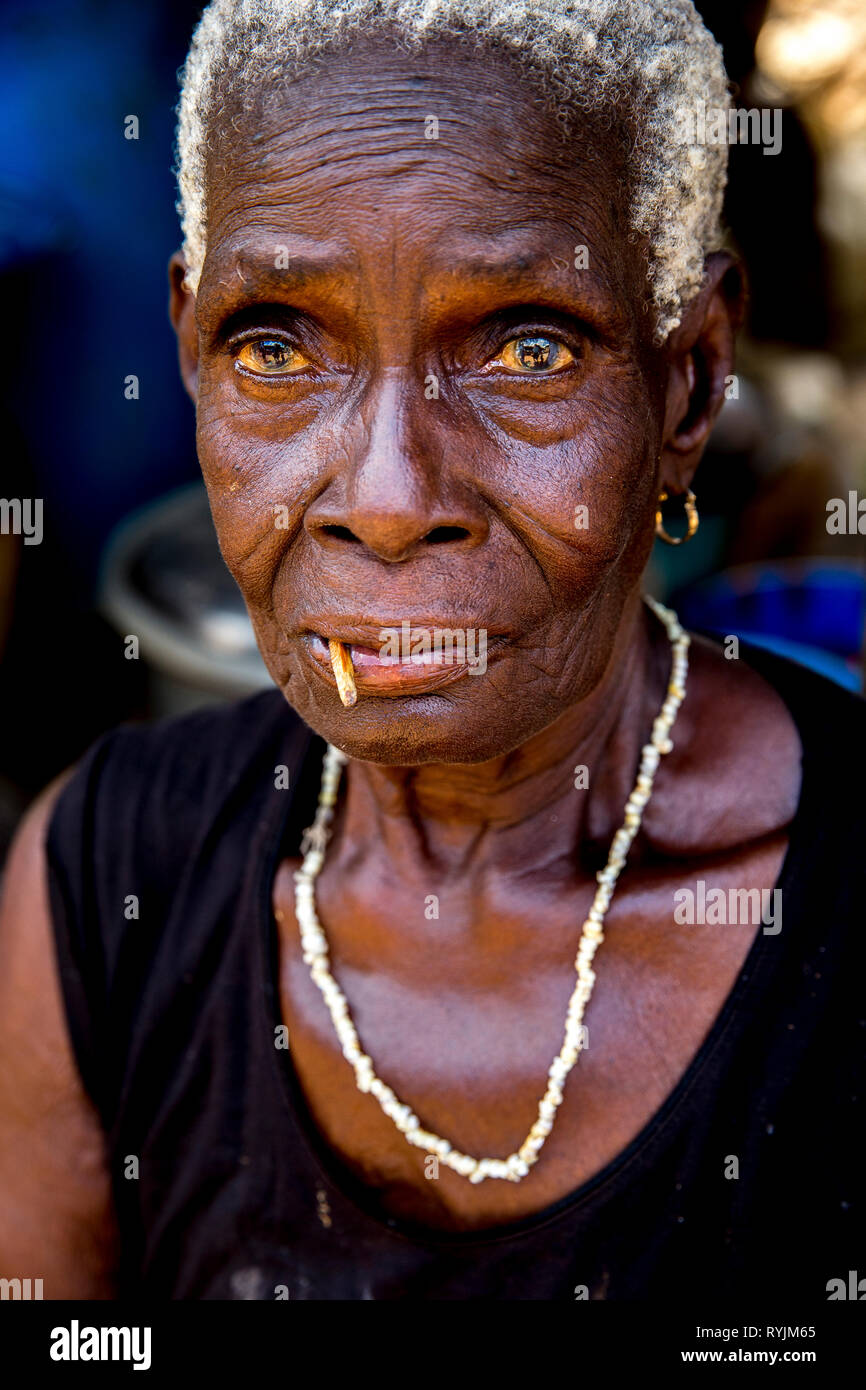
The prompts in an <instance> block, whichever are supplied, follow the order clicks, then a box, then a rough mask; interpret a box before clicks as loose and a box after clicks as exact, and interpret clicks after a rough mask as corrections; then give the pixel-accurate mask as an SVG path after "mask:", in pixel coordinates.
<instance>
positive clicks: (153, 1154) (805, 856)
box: [47, 645, 866, 1303]
mask: <svg viewBox="0 0 866 1390" xmlns="http://www.w3.org/2000/svg"><path fill="white" fill-rule="evenodd" d="M742 650H743V652H744V655H745V656H746V658H747V659H748V661H749V663H750V664H751V665H754V666H755V667H756V668H757V669H758V670H759V671H761V672H762V674H763V675H764V676H765V678H766V679H768V680H769V681H770V683H771V684H772V685H774V686H775V688H776V689H777V690H778V692H779V694H780V695H781V696H782V698H783V699H784V700H785V701H786V703H787V704H788V707H789V708H790V710H791V713H792V715H793V717H794V719H795V721H796V723H797V726H798V728H799V731H800V737H801V740H802V743H803V748H804V764H803V784H802V792H801V797H800V803H799V808H798V811H797V814H796V817H795V820H794V822H793V824H792V826H791V831H790V847H789V850H788V853H787V856H786V859H785V863H784V866H783V869H782V872H781V877H780V880H779V884H778V886H779V887H780V888H781V890H782V906H783V917H782V929H781V931H780V932H779V933H778V934H777V935H773V934H770V933H769V932H768V933H764V932H759V933H758V934H757V936H756V938H755V941H754V944H753V946H752V948H751V951H750V953H749V955H748V958H747V960H746V962H745V964H744V966H743V969H742V971H741V973H740V975H739V977H738V979H737V981H736V984H735V986H734V988H733V990H732V991H731V993H730V995H729V996H728V998H727V1000H726V1002H725V1004H724V1006H723V1007H722V1009H721V1011H720V1013H719V1015H718V1017H717V1019H716V1021H715V1023H714V1025H713V1026H712V1028H711V1029H710V1031H709V1033H708V1035H707V1037H706V1038H705V1040H704V1042H703V1045H702V1046H701V1048H700V1049H699V1051H698V1053H697V1055H696V1056H695V1057H694V1059H693V1060H692V1062H691V1065H690V1066H689V1067H688V1069H687V1071H686V1072H685V1074H684V1076H683V1077H682V1078H681V1080H680V1082H679V1083H678V1085H677V1086H676V1087H675V1089H674V1090H673V1092H672V1093H671V1095H670V1096H669V1097H668V1099H667V1100H666V1101H665V1103H664V1104H663V1105H662V1107H661V1108H660V1110H658V1112H657V1113H656V1114H655V1115H654V1116H653V1117H652V1119H651V1120H650V1121H649V1122H648V1123H647V1125H646V1126H645V1127H644V1129H643V1130H642V1131H641V1132H640V1133H639V1134H638V1135H637V1137H636V1138H635V1139H634V1140H633V1142H632V1143H631V1144H629V1146H628V1147H627V1148H626V1149H625V1150H624V1151H623V1152H622V1153H620V1154H619V1155H618V1157H616V1158H615V1159H614V1160H613V1161H612V1162H610V1163H608V1164H607V1166H606V1167H605V1168H604V1169H603V1170H602V1171H601V1172H600V1173H598V1174H597V1175H596V1176H595V1177H594V1178H592V1179H591V1180H590V1181H588V1182H586V1183H584V1184H583V1185H582V1186H581V1187H580V1188H578V1189H577V1190H576V1191H575V1192H573V1193H571V1194H570V1195H568V1196H567V1197H565V1198H563V1199H562V1200H560V1201H558V1202H556V1203H555V1204H554V1205H552V1206H549V1207H547V1208H546V1209H545V1210H543V1211H541V1212H539V1213H537V1214H535V1215H533V1216H531V1217H529V1218H526V1219H524V1220H521V1221H519V1222H512V1223H509V1224H508V1225H500V1226H498V1227H496V1228H494V1229H490V1230H487V1231H482V1232H457V1233H454V1232H447V1233H444V1232H437V1231H433V1230H430V1229H428V1228H425V1227H421V1226H416V1225H412V1224H410V1223H408V1222H406V1221H402V1220H397V1219H394V1218H390V1217H389V1216H388V1215H387V1213H386V1212H384V1211H383V1210H380V1209H379V1207H378V1205H377V1198H376V1193H375V1192H374V1190H373V1189H371V1188H368V1187H366V1186H364V1185H363V1184H362V1183H360V1182H359V1181H358V1180H357V1179H356V1178H355V1177H354V1176H353V1175H352V1174H351V1173H350V1172H349V1171H348V1169H347V1168H346V1167H345V1165H344V1164H342V1163H341V1161H340V1160H339V1159H338V1158H337V1156H336V1155H335V1154H334V1152H333V1150H331V1149H329V1148H328V1147H327V1146H326V1145H325V1143H324V1140H323V1139H322V1138H321V1136H320V1135H319V1134H318V1132H317V1131H316V1130H315V1128H314V1126H313V1124H312V1121H311V1117H310V1114H309V1111H308V1109H307V1106H306V1103H305V1101H304V1098H303V1095H302V1093H301V1091H300V1088H299V1085H298V1081H297V1078H296V1076H295V1074H294V1071H293V1065H292V1055H291V1039H289V1048H288V1050H286V1049H285V1048H280V1047H278V1046H276V1041H277V1040H278V1039H279V1037H280V1033H279V1031H278V1030H280V1027H281V1016H280V1008H279V998H278V986H277V970H276V967H277V936H276V924H275V923H274V922H273V918H272V912H271V889H272V884H273V878H274V874H275V870H276V867H277V864H278V862H279V859H280V857H281V856H284V855H286V854H290V853H297V850H298V845H299V841H300V835H301V831H302V829H303V828H304V827H305V826H306V825H308V824H309V823H310V821H311V820H312V817H313V813H314V809H315V801H316V797H317V794H318V785H319V775H320V769H321V758H322V753H323V750H324V744H323V742H322V740H321V739H319V738H318V737H317V736H315V735H313V734H312V733H311V732H310V731H309V730H308V729H307V728H306V727H305V726H304V725H303V724H302V723H301V721H300V720H299V719H298V718H297V716H296V715H295V714H294V713H293V712H292V711H291V709H290V708H289V706H288V705H287V704H286V702H285V700H284V698H283V696H282V695H281V694H280V693H279V692H278V691H276V690H273V691H266V692H264V693H262V694H259V695H256V696H254V697H252V698H249V699H246V700H242V701H239V702H236V703H234V704H232V705H229V706H226V707H220V708H216V709H208V710H204V711H197V712H195V713H192V714H188V715H184V716H182V717H179V718H173V719H168V720H163V721H161V722H159V723H157V724H154V725H150V726H142V727H138V726H121V727H119V728H117V729H114V730H111V731H110V732H108V733H107V734H105V735H104V736H103V737H102V738H101V739H99V741H98V742H97V743H96V744H94V745H93V746H92V747H91V748H90V750H89V751H88V753H87V754H86V755H85V757H84V758H83V760H82V762H81V763H80V764H79V767H78V769H77V770H76V772H75V774H74V776H73V777H72V779H71V781H70V782H69V783H68V785H67V786H66V787H65V789H64V791H63V792H62V794H61V796H60V798H59V800H58V804H57V807H56V809H55V813H54V815H53V819H52V821H51V824H50V827H49V833H48V841H47V850H48V864H49V886H50V895H51V905H52V915H53V920H54V933H55V939H56V946H57V953H58V960H59V967H60V978H61V983H62V990H63V996H64V1001H65V1007H66V1012H67V1016H68V1022H69V1028H70V1033H71V1038H72V1043H73V1047H74V1050H75V1055H76V1060H77V1064H78V1067H79V1069H80V1072H81V1077H82V1080H83V1083H84V1086H85V1087H86V1089H87V1091H88V1093H89V1094H90V1096H91V1097H92V1099H93V1101H94V1103H95V1105H96V1107H97V1109H98V1112H99V1114H100V1116H101V1119H102V1123H103V1126H104V1129H105V1132H106V1136H107V1147H108V1153H109V1156H110V1162H111V1171H112V1175H113V1184H114V1197H115V1202H116V1207H117V1214H118V1222H119V1229H120V1235H121V1243H122V1260H121V1271H120V1286H119V1294H120V1296H121V1297H128V1296H144V1297H149V1298H155V1299H274V1298H286V1297H288V1298H290V1299H298V1298H300V1299H352V1300H354V1299H401V1298H405V1299H414V1300H429V1299H491V1300H499V1299H545V1300H547V1299H568V1300H573V1299H575V1298H584V1297H589V1298H592V1299H605V1298H606V1299H611V1300H613V1299H617V1300H622V1299H642V1300H648V1299H649V1300H651V1299H658V1300H664V1301H665V1302H667V1303H669V1302H670V1300H671V1299H677V1298H679V1297H681V1296H683V1297H685V1298H688V1297H689V1296H690V1295H691V1296H695V1295H697V1296H699V1297H700V1298H701V1300H702V1301H703V1299H704V1298H705V1297H706V1298H720V1299H725V1298H729V1299H736V1300H738V1299H740V1298H745V1297H749V1296H756V1297H757V1298H758V1299H759V1300H760V1301H761V1303H767V1302H772V1301H774V1300H775V1299H777V1298H778V1299H780V1300H781V1299H789V1298H795V1299H797V1300H798V1301H802V1300H806V1301H807V1302H814V1301H816V1300H817V1301H824V1300H826V1298H827V1292H826V1286H827V1283H828V1281H829V1280H830V1279H834V1278H847V1274H848V1271H849V1270H850V1269H857V1268H858V1261H859V1266H860V1267H861V1268H862V1263H863V1258H864V1246H863V1243H862V1233H863V1228H862V1222H861V1210H862V1197H863V1155H862V1151H860V1152H858V1146H859V1144H860V1135H861V1133H862V1131H863V1125H862V1123H860V1124H858V1118H862V1117H859V1116H858V1109H859V1107H860V1105H861V1103H862V1102H861V1098H862V1095H863V1060H862V1059H863V1049H864V1042H866V1016H864V1015H866V1005H864V999H863V991H864V975H866V970H864V950H863V918H864V901H866V873H864V861H866V844H864V838H863V814H862V807H863V787H864V771H866V766H864V764H866V759H864V728H866V721H864V712H866V702H864V701H862V700H860V699H859V698H858V697H856V696H852V695H850V694H847V693H846V692H844V691H842V690H841V689H839V688H837V687H836V686H834V685H831V684H830V683H829V682H827V681H825V680H823V679H822V678H820V677H818V676H815V675H813V674H811V673H810V672H808V671H806V670H804V669H802V668H800V667H798V666H795V665H793V664H792V663H790V662H787V661H784V660H782V659H780V658H778V657H771V656H769V655H768V654H766V653H762V652H759V651H757V650H755V649H754V648H750V649H748V651H747V650H746V648H745V645H744V646H743V648H742ZM280 768H287V769H288V780H289V788H288V790H286V789H284V786H283V784H284V783H285V781H286V778H285V776H284V775H280V771H279V769H280ZM722 929H723V928H722ZM567 964H568V963H567V962H564V966H563V968H566V967H567ZM371 1103H372V1102H371ZM732 1159H736V1164H735V1163H732V1162H731V1160H732ZM737 1169H738V1176H735V1175H734V1174H735V1172H736V1170H737ZM864 1272H866V1271H864Z"/></svg>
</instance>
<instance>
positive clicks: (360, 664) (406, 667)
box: [304, 627, 504, 695]
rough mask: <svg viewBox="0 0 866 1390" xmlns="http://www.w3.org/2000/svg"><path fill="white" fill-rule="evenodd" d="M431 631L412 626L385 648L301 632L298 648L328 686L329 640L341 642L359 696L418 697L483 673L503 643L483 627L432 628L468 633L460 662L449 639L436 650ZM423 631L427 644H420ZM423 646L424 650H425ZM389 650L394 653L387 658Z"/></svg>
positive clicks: (343, 637)
mask: <svg viewBox="0 0 866 1390" xmlns="http://www.w3.org/2000/svg"><path fill="white" fill-rule="evenodd" d="M387 631H388V632H389V633H391V632H396V633H398V634H400V633H401V629H399V628H397V629H394V628H388V629H387ZM436 631H437V629H435V628H420V627H419V628H412V629H411V630H410V631H409V632H403V633H402V634H401V635H402V637H403V641H402V642H398V641H394V642H392V644H391V647H390V648H389V646H388V643H386V642H385V641H384V640H382V641H380V642H379V644H378V645H377V646H375V647H374V646H372V645H369V642H370V638H369V637H367V640H366V641H365V642H356V641H352V639H351V636H350V635H349V634H348V633H342V634H341V633H339V632H338V631H335V630H334V631H332V630H330V629H329V631H328V634H327V636H325V635H324V634H322V633H318V632H306V633H305V634H304V648H305V650H306V652H307V654H308V655H309V657H310V658H311V659H312V661H313V663H314V665H315V667H316V669H317V670H318V671H319V672H320V673H321V674H322V675H323V676H324V677H325V679H326V680H328V682H329V684H331V685H334V686H336V679H335V677H334V672H333V669H332V664H331V653H330V650H329V646H328V642H329V639H332V638H333V639H336V640H337V641H340V642H342V643H343V644H344V646H345V648H346V650H347V651H348V653H349V655H350V656H351V659H352V666H353V668H354V675H355V683H356V685H357V687H358V690H359V692H360V693H363V692H364V691H367V692H368V693H370V694H376V695H389V694H393V695H398V694H402V693H403V692H405V691H411V692H413V693H419V694H420V693H422V692H424V691H430V690H436V689H438V688H439V687H440V686H442V685H446V684H448V683H450V682H451V681H455V680H458V679H462V677H464V676H466V675H468V674H474V675H475V676H476V677H477V676H478V675H480V674H483V672H484V671H485V670H486V667H487V658H488V655H489V654H490V651H491V648H493V649H496V648H498V647H500V646H501V645H502V643H503V641H504V638H502V637H499V636H497V637H491V638H489V639H488V636H487V632H486V630H484V629H481V630H478V629H469V630H467V629H462V630H461V629H451V628H448V629H445V628H440V629H438V631H439V632H440V633H441V632H448V633H454V632H458V631H462V632H463V633H464V634H466V633H467V631H469V632H470V633H472V634H473V636H471V637H469V638H468V640H467V638H466V637H465V636H464V655H463V657H462V659H461V655H460V652H459V649H458V647H457V644H456V643H455V642H454V641H453V640H452V641H450V642H449V641H443V642H440V643H439V645H438V649H437V645H436V642H435V637H434V635H435V633H436ZM478 632H483V638H482V640H480V641H479V640H478V637H477V635H476V634H477V633H478ZM425 633H426V634H427V639H428V640H427V643H425V642H424V640H423V637H424V634H425ZM425 647H429V649H426V650H425ZM392 651H393V652H394V653H395V654H393V655H392V654H390V653H391V652H392Z"/></svg>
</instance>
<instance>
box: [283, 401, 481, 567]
mask: <svg viewBox="0 0 866 1390" xmlns="http://www.w3.org/2000/svg"><path fill="white" fill-rule="evenodd" d="M368 404H369V403H368ZM438 404H439V403H438V402H436V401H429V402H428V401H426V400H425V401H422V402H418V403H417V406H416V408H415V410H413V411H412V412H411V418H410V412H409V411H408V410H407V409H406V408H402V409H401V408H400V407H399V401H398V394H397V387H396V386H393V385H392V386H391V387H390V388H388V387H386V388H385V389H383V390H382V392H381V393H380V395H379V399H378V401H377V403H376V406H377V408H376V409H375V411H374V412H373V413H372V415H371V416H369V417H368V420H369V423H368V425H367V426H366V428H363V429H362V428H358V429H353V430H351V431H349V435H350V438H349V439H347V441H346V443H345V445H344V447H343V448H342V449H341V450H340V451H339V455H340V456H341V457H342V459H343V460H344V462H343V463H342V465H341V466H340V468H339V471H338V472H337V474H336V475H335V476H334V478H333V480H332V482H331V484H330V486H329V487H328V488H326V489H325V491H324V492H323V493H322V494H321V495H320V496H319V497H318V498H317V499H316V501H315V502H314V503H313V505H312V506H311V507H310V508H309V509H308V511H307V513H306V516H305V518H304V526H305V528H306V530H307V531H308V532H309V534H310V535H311V536H312V537H313V538H314V539H315V540H317V541H318V542H319V543H320V544H321V545H323V546H327V547H328V548H331V549H333V548H335V547H337V548H339V547H351V546H354V547H358V548H359V547H361V546H364V547H366V549H367V550H368V551H370V552H371V554H373V555H375V556H377V557H378V558H379V559H380V560H385V561H387V562H391V563H397V562H399V561H403V560H408V559H411V558H412V557H413V556H415V555H417V554H418V553H419V552H421V551H423V550H424V549H425V548H426V547H428V546H437V545H448V546H459V547H460V548H461V549H463V548H470V547H474V546H476V545H479V544H480V543H481V542H482V541H483V540H484V539H485V537H486V536H487V532H488V522H487V516H486V511H485V508H484V505H483V503H482V500H481V498H480V496H479V494H478V493H477V491H475V490H474V489H473V488H472V487H471V486H470V485H468V483H466V482H465V481H464V480H462V479H458V478H456V477H455V476H454V475H453V473H452V472H451V470H450V469H449V468H448V467H447V464H446V461H445V459H444V457H443V454H446V453H450V452H451V451H450V449H443V446H442V436H441V433H440V431H438V430H437V429H435V427H434V425H433V422H432V420H431V416H430V413H429V412H431V411H432V410H435V409H436V408H437V406H438ZM364 413H365V414H366V412H364ZM425 426H426V427H425ZM434 441H438V442H434Z"/></svg>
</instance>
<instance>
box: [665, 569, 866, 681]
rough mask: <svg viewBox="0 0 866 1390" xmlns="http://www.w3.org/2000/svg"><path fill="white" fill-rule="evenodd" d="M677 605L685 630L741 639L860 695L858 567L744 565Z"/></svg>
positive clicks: (862, 623)
mask: <svg viewBox="0 0 866 1390" xmlns="http://www.w3.org/2000/svg"><path fill="white" fill-rule="evenodd" d="M674 607H675V608H676V610H677V613H678V614H679V617H680V620H681V622H682V623H684V625H685V626H686V627H691V628H702V629H704V630H705V631H707V632H713V633H716V634H717V635H728V634H736V635H737V636H739V637H742V638H743V640H744V641H749V642H754V643H755V645H757V646H762V647H767V648H768V649H769V650H770V651H774V652H778V653H779V654H780V655H781V656H787V657H790V658H791V659H792V660H794V661H799V662H800V664H801V665H803V666H808V667H810V668H811V669H812V670H815V671H818V672H819V674H821V675H823V676H828V677H829V678H830V679H831V680H835V681H836V682H837V683H838V684H839V685H844V686H845V687H846V688H847V689H849V690H856V691H858V692H860V691H862V672H861V670H860V666H859V658H860V654H861V651H862V646H863V634H864V627H866V575H864V572H863V568H862V566H860V565H859V564H857V563H856V562H850V561H849V562H847V563H846V562H840V561H837V562H835V563H832V564H831V562H830V561H829V560H825V559H815V560H783V561H775V562H774V561H767V562H766V564H765V565H748V566H743V567H741V568H739V569H733V570H728V571H727V572H725V573H724V574H719V575H714V576H713V577H712V578H710V579H706V580H704V581H703V582H702V583H700V584H696V585H695V586H694V587H693V588H691V589H685V590H683V591H682V592H681V593H678V594H676V595H675V596H674Z"/></svg>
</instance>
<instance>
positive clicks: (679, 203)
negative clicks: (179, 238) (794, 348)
mask: <svg viewBox="0 0 866 1390" xmlns="http://www.w3.org/2000/svg"><path fill="white" fill-rule="evenodd" d="M378 33H383V34H388V35H391V36H392V37H393V36H396V37H397V39H398V41H399V43H400V46H401V48H403V49H405V51H406V52H407V53H412V52H417V51H418V50H419V49H421V48H423V46H424V45H425V43H427V42H428V41H432V40H435V39H437V38H444V39H452V40H462V41H464V42H471V43H473V44H474V45H476V46H477V47H479V48H480V49H481V50H482V51H483V50H484V48H485V47H489V49H490V50H491V51H494V50H495V51H499V52H501V51H504V52H505V53H507V54H509V55H510V56H511V57H512V58H513V59H515V60H516V62H517V64H518V66H519V68H520V70H521V71H522V72H523V73H524V74H525V75H526V77H527V79H530V80H534V84H535V86H536V87H537V88H538V89H539V90H540V91H541V93H542V94H543V95H544V96H545V98H546V102H547V105H548V108H549V109H550V111H551V113H552V114H553V116H554V119H556V120H557V121H559V122H560V123H561V124H564V125H565V126H566V128H567V123H568V120H569V119H571V118H572V116H573V113H575V112H581V111H583V112H585V113H592V112H598V113H599V114H600V115H602V116H603V117H604V118H605V119H606V120H607V121H608V123H610V120H611V118H613V120H614V122H615V123H619V125H620V126H621V127H622V128H624V129H625V130H627V132H628V134H627V138H626V140H625V148H626V156H625V157H626V169H627V177H628V185H629V193H628V198H629V204H628V206H629V212H628V217H629V226H630V229H631V231H632V232H633V233H634V234H635V235H637V236H638V237H645V238H646V244H647V247H648V266H647V274H648V283H649V292H650V293H649V298H650V300H651V303H652V304H653V305H654V308H655V311H656V312H655V319H656V322H655V336H656V339H657V341H659V342H663V341H664V340H665V339H666V338H667V336H668V334H669V333H670V332H671V331H672V329H674V328H675V327H676V326H677V325H678V324H679V323H680V321H681V312H682V309H683V307H684V305H686V304H687V303H688V302H689V300H690V299H691V298H692V297H693V296H694V295H695V294H696V293H697V291H698V289H699V288H700V286H701V283H702V279H703V265H704V258H705V257H706V255H707V254H708V253H709V252H710V251H713V250H717V249H718V248H719V246H720V245H721V244H722V241H723V231H722V226H721V208H722V199H723V195H724V188H725V182H726V175H727V145H726V144H725V143H723V142H722V143H718V144H708V145H706V146H703V145H699V144H697V143H687V142H686V141H684V140H683V139H682V138H681V134H680V132H681V130H682V123H683V114H682V113H683V112H684V111H687V112H691V111H694V110H695V109H696V107H697V105H698V103H700V102H703V103H705V105H706V107H707V108H713V109H716V110H723V111H726V110H727V109H728V107H729V106H730V100H729V95H728V83H727V78H726V74H725V69H724V64H723V62H722V54H721V49H720V48H719V46H718V44H717V43H716V41H715V40H714V38H713V37H712V35H711V34H710V33H709V31H708V30H707V29H706V28H705V26H704V24H703V22H702V20H701V19H700V17H699V15H698V14H697V11H696V10H695V8H694V5H693V4H692V3H691V0H213V3H212V4H210V5H209V6H208V7H207V9H206V10H205V11H204V13H203V15H202V17H201V20H200V21H199V24H198V27H197V28H196V31H195V33H194V35H193V39H192V44H191V47H190V51H189V54H188V56H187V59H186V63H185V65H184V68H183V73H182V87H181V97H180V102H179V105H178V130H177V163H176V171H177V177H178V188H179V201H178V205H177V208H178V212H179V214H180V217H181V223H182V226H183V236H184V243H183V250H184V255H185V258H186V262H187V267H188V269H187V275H186V283H187V285H188V287H189V288H190V289H191V290H193V291H195V290H196V289H197V287H198V282H199V277H200V275H201V270H202V265H203V264H204V258H205V251H206V238H207V197H206V185H205V174H206V158H207V151H208V142H209V137H210V136H211V134H212V133H213V127H214V126H215V125H216V124H217V123H218V121H219V119H220V112H221V111H222V112H225V109H226V103H227V102H228V103H230V102H231V98H232V97H233V96H234V97H235V98H236V99H240V98H241V97H242V94H243V93H247V94H249V93H251V92H260V91H266V90H267V89H268V88H269V87H272V86H273V85H274V84H275V83H278V82H279V81H281V80H285V79H289V80H291V79H292V78H297V77H300V76H303V74H304V72H305V70H306V69H307V68H308V66H309V64H310V62H311V60H312V59H314V58H316V57H318V56H320V55H322V54H324V53H326V52H328V51H336V52H339V51H341V49H342V50H345V49H346V48H348V47H349V46H350V45H351V43H352V41H353V40H354V39H357V38H358V37H359V36H362V35H369V36H371V37H375V36H376V35H377V34H378ZM244 105H248V102H246V101H245V102H244Z"/></svg>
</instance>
